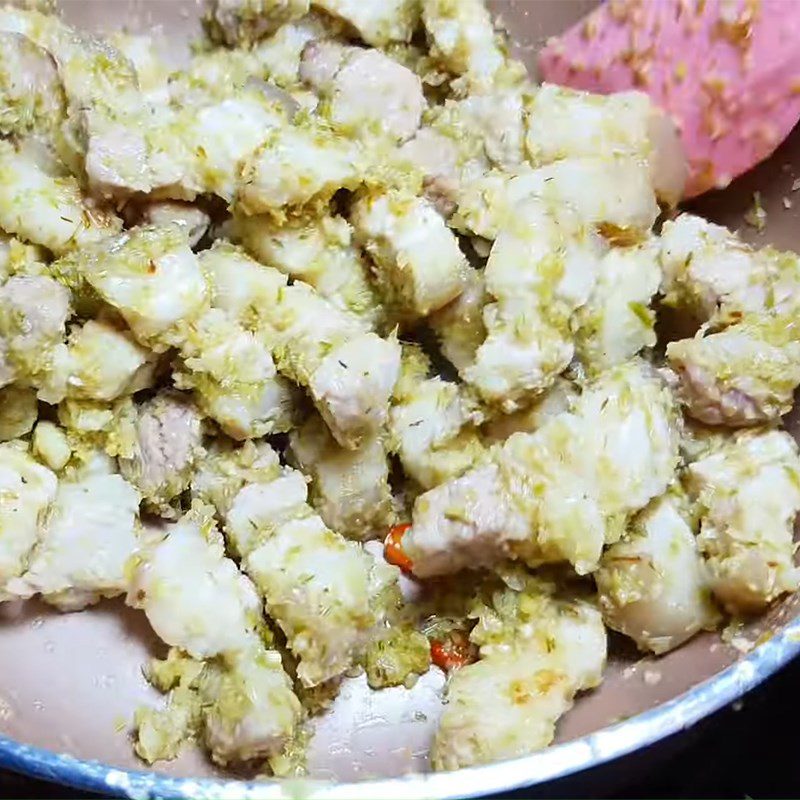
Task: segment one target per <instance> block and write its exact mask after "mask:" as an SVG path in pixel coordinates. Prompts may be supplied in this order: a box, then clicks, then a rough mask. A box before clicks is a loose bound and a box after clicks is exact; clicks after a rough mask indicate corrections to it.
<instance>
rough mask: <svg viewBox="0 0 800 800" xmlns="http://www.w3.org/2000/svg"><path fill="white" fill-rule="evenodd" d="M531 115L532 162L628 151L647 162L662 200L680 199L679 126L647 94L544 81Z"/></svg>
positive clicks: (682, 165)
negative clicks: (605, 91)
mask: <svg viewBox="0 0 800 800" xmlns="http://www.w3.org/2000/svg"><path fill="white" fill-rule="evenodd" d="M527 119H528V133H527V137H526V146H527V148H528V153H529V155H530V157H531V159H532V160H533V162H534V163H536V164H548V163H550V162H551V161H557V160H559V159H562V158H575V157H580V156H599V157H608V156H609V155H611V154H614V153H616V154H624V155H628V156H632V157H634V158H636V159H640V160H642V161H644V162H645V163H647V164H649V171H650V180H651V182H652V185H653V188H654V189H655V192H656V194H657V195H658V196H659V198H660V199H661V200H663V201H664V202H666V203H669V204H670V205H676V204H677V202H678V201H679V200H680V199H681V197H682V195H683V187H684V183H685V181H686V176H687V166H686V160H685V157H684V154H683V149H682V147H681V145H680V140H679V138H678V134H677V130H676V129H675V126H674V125H673V124H672V123H671V122H669V121H668V120H667V119H666V118H665V116H664V115H663V114H662V113H661V112H660V111H658V110H657V109H656V108H655V107H654V106H653V105H652V103H651V101H650V98H649V97H648V96H647V95H646V94H644V93H642V92H617V93H616V94H610V95H599V94H591V93H589V92H579V91H575V90H572V89H565V88H563V87H560V86H555V85H554V84H547V83H546V84H543V85H542V86H541V87H540V88H539V89H538V91H537V92H536V94H535V96H534V98H533V101H532V102H531V104H530V107H529V110H528V118H527Z"/></svg>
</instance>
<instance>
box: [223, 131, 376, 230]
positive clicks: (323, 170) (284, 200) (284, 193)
mask: <svg viewBox="0 0 800 800" xmlns="http://www.w3.org/2000/svg"><path fill="white" fill-rule="evenodd" d="M367 165H368V159H367V156H366V152H365V151H364V149H363V148H362V147H361V146H360V145H359V144H358V143H357V142H355V141H353V140H350V139H347V138H346V137H344V136H342V135H341V134H337V133H334V132H332V131H331V130H329V129H328V128H327V127H325V126H323V125H322V124H321V123H319V122H315V123H307V124H303V125H283V126H281V127H278V128H276V129H274V130H272V131H269V132H268V133H267V135H266V137H265V140H264V143H263V144H262V145H261V146H260V147H259V148H258V149H257V150H256V151H255V152H254V153H253V154H252V155H251V156H249V157H248V158H246V159H245V160H244V162H243V166H242V170H241V177H240V179H239V184H238V190H237V196H236V207H237V208H238V209H241V210H242V211H243V212H244V213H245V214H261V213H270V214H273V215H274V216H276V217H277V218H279V219H282V218H283V217H284V212H283V209H284V207H285V206H304V205H306V204H308V203H310V202H311V201H312V200H314V201H319V202H324V201H327V200H328V199H330V198H331V197H332V196H333V195H334V194H335V193H336V192H338V191H339V189H355V188H356V187H357V186H358V185H359V184H360V183H361V181H362V180H363V178H364V176H365V174H366V169H367Z"/></svg>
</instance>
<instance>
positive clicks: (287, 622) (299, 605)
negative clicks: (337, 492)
mask: <svg viewBox="0 0 800 800" xmlns="http://www.w3.org/2000/svg"><path fill="white" fill-rule="evenodd" d="M244 565H245V569H246V571H247V572H248V574H249V575H250V576H251V577H252V578H253V581H254V583H255V584H256V586H257V587H258V588H259V590H260V591H261V592H262V593H263V595H264V600H265V603H266V608H267V611H268V613H269V614H270V616H271V617H273V619H275V621H276V622H277V623H278V624H279V625H280V627H281V629H282V630H283V632H284V633H285V634H286V637H287V640H288V644H289V647H290V649H291V650H292V652H293V653H294V654H295V655H296V656H297V657H298V658H299V659H300V666H299V667H298V669H297V675H298V678H299V679H300V681H301V682H302V683H303V684H304V685H306V686H317V685H319V684H321V683H324V682H325V681H328V680H331V679H333V678H336V677H338V676H340V675H341V674H342V673H343V672H345V671H346V670H347V669H349V668H350V667H351V666H352V665H353V663H354V662H355V660H356V658H357V657H358V656H359V655H360V653H361V652H362V651H363V649H364V648H365V647H366V645H367V643H368V641H369V637H370V634H371V633H373V629H374V628H375V626H376V625H377V624H378V623H379V621H380V619H381V608H380V607H381V599H380V592H381V590H383V589H385V588H386V586H387V585H389V584H390V583H393V582H394V580H396V574H395V573H396V570H393V569H392V568H389V567H388V566H387V565H384V564H381V563H379V562H378V561H377V560H375V559H374V558H373V557H372V556H370V555H369V554H367V553H366V552H364V551H363V550H362V549H361V548H360V547H359V546H358V545H357V544H354V543H352V542H347V541H346V540H345V539H343V538H342V537H341V536H339V535H337V534H334V533H333V532H332V531H330V530H329V529H328V528H326V527H325V524H324V523H323V522H322V520H321V519H320V518H319V517H317V516H306V517H302V518H299V519H294V520H291V521H289V522H286V523H285V524H283V525H281V526H280V527H279V528H278V529H277V530H275V531H274V532H273V533H272V535H271V536H269V537H267V538H266V539H265V540H264V541H263V543H262V544H260V545H259V546H258V547H257V548H256V549H255V550H254V551H253V552H252V553H250V555H248V556H247V557H246V558H245V561H244Z"/></svg>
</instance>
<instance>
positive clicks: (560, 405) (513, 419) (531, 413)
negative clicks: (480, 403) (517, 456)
mask: <svg viewBox="0 0 800 800" xmlns="http://www.w3.org/2000/svg"><path fill="white" fill-rule="evenodd" d="M579 396H580V392H579V391H578V388H577V387H576V386H575V384H574V383H572V381H569V380H567V379H566V378H563V377H558V378H556V379H555V381H554V383H553V385H552V386H551V387H550V388H549V389H548V390H547V391H546V392H545V393H544V394H543V395H541V397H539V398H537V399H536V400H535V401H534V402H533V403H532V404H531V405H530V406H529V407H528V408H523V409H520V410H519V411H515V412H514V413H512V414H496V415H494V416H492V417H490V418H489V419H488V420H487V422H486V424H485V425H484V426H483V429H482V434H483V436H484V438H485V439H486V440H487V442H489V443H492V444H494V443H496V442H504V441H506V439H508V438H509V437H510V436H512V435H513V434H515V433H535V432H536V431H537V430H539V428H541V427H542V426H543V425H544V424H545V423H546V422H548V421H549V420H550V419H552V418H553V417H556V416H558V415H559V414H563V413H564V412H565V411H570V410H571V409H572V407H573V405H574V403H575V400H576V399H577V398H578V397H579Z"/></svg>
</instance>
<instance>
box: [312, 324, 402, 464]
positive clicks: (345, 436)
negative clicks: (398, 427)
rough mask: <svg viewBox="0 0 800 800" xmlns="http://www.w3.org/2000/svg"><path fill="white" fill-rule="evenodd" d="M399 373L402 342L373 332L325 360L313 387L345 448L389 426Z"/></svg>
mask: <svg viewBox="0 0 800 800" xmlns="http://www.w3.org/2000/svg"><path fill="white" fill-rule="evenodd" d="M399 371H400V345H399V344H398V342H397V340H396V339H394V338H392V339H381V338H380V336H378V335H377V334H374V333H365V334H361V335H359V336H356V337H355V338H352V339H350V340H348V341H346V342H344V343H342V344H340V345H339V346H338V347H335V348H334V349H333V350H332V351H331V352H330V353H329V354H328V355H327V356H325V357H324V358H323V359H322V361H321V362H320V363H319V366H318V367H317V368H316V369H315V370H314V373H313V375H312V376H311V378H310V380H309V382H308V388H309V391H310V393H311V397H312V399H313V400H314V403H315V405H316V406H317V409H318V410H319V412H320V414H322V418H323V419H324V420H325V422H326V423H327V424H328V427H329V428H330V431H331V433H332V434H333V436H334V438H335V439H336V441H337V442H339V444H340V445H342V447H346V448H348V449H354V448H356V447H358V446H359V445H360V444H361V442H363V441H364V440H365V439H367V438H369V437H370V436H372V435H373V434H374V433H375V432H376V431H377V430H379V429H380V428H381V427H382V426H383V425H384V424H385V422H386V419H387V415H388V407H389V399H390V397H391V395H392V390H393V389H394V385H395V382H396V381H397V376H398V373H399Z"/></svg>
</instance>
